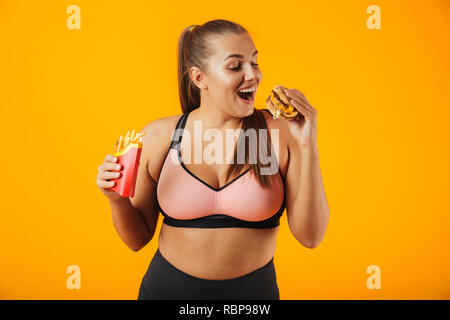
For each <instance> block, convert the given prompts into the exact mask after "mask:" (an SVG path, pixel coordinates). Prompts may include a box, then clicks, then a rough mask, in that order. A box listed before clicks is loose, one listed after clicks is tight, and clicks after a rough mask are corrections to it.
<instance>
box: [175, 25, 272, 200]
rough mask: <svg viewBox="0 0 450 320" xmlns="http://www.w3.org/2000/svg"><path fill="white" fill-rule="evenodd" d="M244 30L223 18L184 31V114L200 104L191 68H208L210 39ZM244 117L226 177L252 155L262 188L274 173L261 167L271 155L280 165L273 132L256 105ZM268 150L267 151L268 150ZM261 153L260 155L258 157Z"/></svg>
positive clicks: (180, 44)
mask: <svg viewBox="0 0 450 320" xmlns="http://www.w3.org/2000/svg"><path fill="white" fill-rule="evenodd" d="M245 32H247V30H245V29H244V27H242V26H241V25H239V24H237V23H234V22H231V21H228V20H220V19H219V20H212V21H209V22H206V23H205V24H203V25H192V26H189V27H187V28H186V29H184V30H183V32H182V33H181V36H180V39H179V41H178V88H179V95H180V102H181V109H182V111H183V113H187V112H189V111H192V110H194V109H197V108H198V107H200V89H199V88H198V87H197V86H196V85H195V84H194V82H193V81H192V80H191V77H190V75H189V70H190V68H191V67H193V66H195V67H197V68H199V69H200V70H202V71H205V70H207V64H206V63H207V61H208V57H209V55H210V54H212V52H211V51H210V47H209V39H211V38H212V37H213V36H214V35H222V34H225V33H234V34H241V33H245ZM242 120H243V124H242V128H241V129H242V130H243V131H241V134H240V135H239V138H238V142H237V146H236V149H235V152H234V158H233V159H234V161H233V163H232V164H231V165H230V167H229V168H228V170H227V172H226V180H227V181H228V180H229V178H230V176H231V175H232V174H233V173H234V172H236V173H239V172H241V170H242V168H243V167H244V166H245V165H246V164H248V162H249V157H250V156H251V157H252V158H251V159H257V161H256V163H249V166H250V171H253V174H255V175H256V177H257V180H258V182H259V184H260V185H261V186H262V187H263V188H269V187H270V179H271V177H273V176H274V175H267V174H266V175H262V174H261V173H260V169H261V168H264V167H266V165H264V164H267V163H270V162H269V160H270V159H268V155H269V154H270V158H271V159H272V161H275V165H276V168H278V163H277V162H276V161H277V160H276V157H275V156H274V155H273V154H272V144H271V139H270V134H269V132H268V129H267V124H266V121H265V119H264V115H263V111H261V110H258V109H256V108H255V110H254V112H253V114H252V115H250V116H248V117H245V118H243V119H242ZM248 129H254V130H255V133H256V139H257V143H256V146H253V147H254V148H250V145H249V143H245V134H242V133H246V132H249V130H248ZM259 129H265V132H266V133H267V135H266V136H267V139H266V141H267V146H266V147H265V148H260V144H261V143H262V142H260V137H261V135H260V134H259V133H260V132H261V131H260V130H259ZM263 131H264V130H263ZM243 147H245V148H246V149H245V163H241V162H242V161H239V162H240V163H238V161H237V159H238V158H237V155H238V153H240V154H242V153H241V152H242V151H243V150H242V148H243ZM255 147H256V150H255ZM266 150H267V154H266V153H265V151H266ZM238 151H239V152H238ZM255 152H256V154H255ZM258 154H259V157H257V156H256V155H258ZM261 160H264V161H263V163H261V162H260V161H261ZM252 162H255V161H252ZM255 200H256V199H255Z"/></svg>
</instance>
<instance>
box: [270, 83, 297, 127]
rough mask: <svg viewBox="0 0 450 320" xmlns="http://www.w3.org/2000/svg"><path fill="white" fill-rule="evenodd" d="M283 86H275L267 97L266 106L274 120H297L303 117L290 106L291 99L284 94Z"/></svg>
mask: <svg viewBox="0 0 450 320" xmlns="http://www.w3.org/2000/svg"><path fill="white" fill-rule="evenodd" d="M284 89H286V88H285V87H283V86H279V85H278V86H275V87H274V88H273V90H272V91H271V92H270V95H269V96H268V97H267V100H266V106H267V108H268V109H269V111H270V113H271V114H272V116H273V118H274V119H278V118H280V117H281V118H285V119H288V120H295V119H298V118H300V117H301V116H302V114H301V113H299V112H298V111H297V109H295V107H294V106H293V105H291V104H290V102H289V98H288V97H287V96H286V94H285V93H284Z"/></svg>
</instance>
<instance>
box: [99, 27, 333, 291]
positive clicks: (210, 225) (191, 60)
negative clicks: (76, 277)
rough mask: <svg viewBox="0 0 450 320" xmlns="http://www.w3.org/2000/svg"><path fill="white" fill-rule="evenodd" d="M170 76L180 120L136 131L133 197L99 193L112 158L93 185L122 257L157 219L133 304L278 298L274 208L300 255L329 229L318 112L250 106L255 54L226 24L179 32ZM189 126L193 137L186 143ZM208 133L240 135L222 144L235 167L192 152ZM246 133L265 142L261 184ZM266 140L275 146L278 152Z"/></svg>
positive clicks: (295, 96) (113, 170)
mask: <svg viewBox="0 0 450 320" xmlns="http://www.w3.org/2000/svg"><path fill="white" fill-rule="evenodd" d="M178 75H179V93H180V100H181V107H182V111H183V115H181V116H180V115H176V116H171V117H166V118H162V119H158V120H155V121H152V122H150V123H149V124H148V125H146V126H145V127H144V128H143V130H142V131H143V132H145V133H146V135H145V136H144V141H143V150H142V154H141V162H140V168H139V172H138V178H137V182H136V188H135V195H134V197H133V198H122V197H120V196H119V195H118V194H117V193H115V192H111V191H108V188H111V187H112V186H113V185H114V181H110V180H109V179H113V178H117V177H119V176H120V172H118V171H120V169H121V168H120V165H118V164H116V163H115V162H116V161H117V159H114V157H113V156H112V155H107V156H106V158H105V161H104V163H103V164H102V165H100V167H99V174H98V178H97V185H98V187H99V188H100V189H101V190H102V192H103V194H104V195H105V196H107V197H108V198H109V202H110V205H111V211H112V217H113V222H114V226H115V228H116V230H117V232H118V234H119V236H120V237H121V239H122V240H123V241H124V243H125V244H126V245H127V246H128V247H129V248H130V249H131V250H133V251H138V250H140V249H141V248H143V247H144V246H145V245H146V244H147V243H148V242H149V241H150V240H151V239H152V238H153V235H154V233H155V229H156V225H157V222H158V217H159V212H161V213H162V215H163V216H164V220H163V223H162V227H161V231H160V235H159V243H158V250H157V252H156V253H155V255H154V256H153V259H152V261H151V263H150V266H149V268H148V270H147V273H146V274H145V276H144V277H143V279H142V283H141V287H140V290H139V295H138V299H274V300H277V299H279V291H278V285H277V282H276V273H275V268H274V264H273V255H274V252H275V244H276V237H277V233H278V230H279V218H280V216H281V215H282V213H283V211H284V209H285V208H286V212H287V218H288V224H289V228H290V230H291V232H292V234H293V235H294V237H295V238H296V239H297V240H298V241H299V242H300V243H301V244H302V245H304V246H305V247H308V248H314V247H315V246H317V245H318V244H319V243H320V242H321V240H322V239H323V236H324V234H325V229H326V226H327V223H328V217H329V208H328V203H327V200H326V196H325V193H324V189H323V185H322V181H321V174H320V167H319V157H318V150H317V143H316V128H317V111H316V110H315V109H314V108H313V107H311V106H310V104H309V103H308V101H307V100H306V98H305V96H304V95H303V94H302V93H301V92H300V91H298V90H295V89H287V92H286V93H287V95H288V97H289V98H290V99H291V102H292V104H293V105H294V106H295V107H296V108H297V110H298V111H299V112H300V113H302V114H303V116H304V117H303V118H302V120H295V121H286V120H282V119H278V120H274V119H273V117H272V116H271V115H270V113H269V112H268V111H267V110H258V109H255V108H254V105H253V100H254V94H253V96H252V93H251V91H252V90H253V89H254V90H256V88H257V87H258V85H259V84H260V82H261V78H262V74H261V70H260V69H259V67H258V64H257V51H256V48H255V46H254V44H253V41H252V39H251V38H250V35H249V34H248V33H247V32H246V30H245V29H244V28H243V27H242V26H240V25H238V24H235V23H233V22H230V21H226V20H214V21H210V22H207V23H205V24H203V25H201V26H195V27H194V26H192V27H189V28H186V29H185V30H184V31H183V33H182V35H181V37H180V40H179V45H178ZM243 89H248V90H245V91H247V93H242V92H240V91H242V90H243ZM238 92H239V93H238ZM243 98H247V100H244V99H243ZM199 126H200V127H201V130H202V132H201V134H200V135H195V130H196V129H198V127H199ZM209 129H213V130H215V131H213V132H215V133H216V134H217V135H220V134H223V135H225V133H226V132H229V131H227V129H228V130H229V129H234V130H236V129H237V130H239V129H241V130H242V131H237V132H241V135H238V138H239V139H238V142H237V144H236V145H235V144H234V142H233V144H231V148H232V149H231V150H234V158H233V160H234V161H231V162H230V157H227V158H226V160H227V161H221V162H220V161H216V163H213V164H211V161H206V159H205V156H204V153H206V152H203V153H202V152H198V149H199V147H200V150H206V149H207V148H209V147H211V144H210V143H209V146H208V141H207V142H206V143H205V141H202V136H203V133H204V132H205V133H206V132H207V130H209ZM260 129H262V131H258V130H260ZM251 130H254V132H264V130H268V131H267V132H269V133H270V134H269V135H268V136H266V137H267V139H265V138H266V137H264V135H256V139H257V140H256V141H257V143H256V145H258V146H259V147H258V148H257V150H258V152H257V153H258V155H260V154H266V155H269V154H270V156H271V157H272V155H273V154H276V155H277V157H278V159H277V158H276V157H275V162H276V170H272V171H270V170H267V171H266V172H270V173H269V174H267V173H266V174H264V171H263V170H261V169H264V168H266V169H268V167H269V165H272V164H273V163H271V162H268V161H267V160H268V158H267V157H264V156H262V157H259V158H258V160H257V161H256V162H255V161H250V160H251V159H250V158H251V157H252V156H254V153H255V151H254V150H255V149H254V148H251V147H252V146H251V145H250V144H251V143H249V144H247V145H245V143H243V142H244V141H245V137H244V135H243V134H242V132H244V133H247V132H250V131H251ZM273 132H275V133H277V135H278V141H277V140H276V139H275V138H276V135H274V136H273V137H272V134H273ZM203 140H204V139H203ZM250 140H251V139H250ZM272 141H274V142H278V144H277V145H276V147H277V148H273V147H274V145H272V143H271V142H272ZM261 142H262V144H260V143H261ZM252 144H253V146H254V145H255V143H254V141H253V142H252ZM243 145H245V147H246V148H245V147H242V146H243ZM264 146H265V147H267V149H266V148H264ZM229 148H230V144H229V143H228V145H225V146H224V145H221V146H217V144H216V145H215V148H214V154H220V153H221V152H223V153H222V154H224V153H225V152H224V149H227V150H228V149H229ZM264 150H267V151H266V153H264ZM191 151H194V152H191ZM242 151H248V152H245V161H239V159H241V160H242V157H240V156H241V155H242ZM272 151H274V152H272ZM252 152H253V153H252ZM193 153H195V154H194V157H192V154H193ZM199 154H200V161H198V155H199ZM193 158H194V161H192V159H193ZM195 158H197V160H195ZM261 159H262V160H261ZM272 159H273V158H272ZM236 160H238V161H236ZM263 160H264V161H263ZM205 162H207V163H206V164H205ZM224 162H226V163H224ZM230 163H232V164H231V165H230ZM187 164H188V165H187Z"/></svg>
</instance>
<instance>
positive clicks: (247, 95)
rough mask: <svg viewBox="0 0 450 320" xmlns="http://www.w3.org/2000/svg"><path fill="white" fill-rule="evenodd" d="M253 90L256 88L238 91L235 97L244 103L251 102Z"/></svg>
mask: <svg viewBox="0 0 450 320" xmlns="http://www.w3.org/2000/svg"><path fill="white" fill-rule="evenodd" d="M255 90H256V88H249V89H243V90H239V91H238V92H237V95H238V97H239V98H241V99H242V100H244V101H246V102H252V101H253V98H254V95H255V93H254V92H255Z"/></svg>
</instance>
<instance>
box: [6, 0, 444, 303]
mask: <svg viewBox="0 0 450 320" xmlns="http://www.w3.org/2000/svg"><path fill="white" fill-rule="evenodd" d="M71 4H76V5H78V6H79V7H80V9H81V29H80V30H69V29H68V28H67V27H66V19H67V17H68V16H69V14H67V13H66V9H67V7H68V6H69V5H71ZM372 4H376V5H378V6H379V7H380V9H381V29H380V30H369V29H368V28H367V26H366V20H367V18H368V17H369V14H367V13H366V8H367V7H368V6H369V5H372ZM217 18H223V19H229V20H232V21H235V22H238V23H240V24H242V25H243V26H244V27H245V28H247V29H248V30H249V32H250V33H251V35H252V37H253V40H254V42H255V45H256V47H257V49H258V51H259V61H258V62H259V64H260V68H261V70H262V73H263V81H262V83H261V86H260V88H259V90H258V92H259V94H258V95H257V98H256V106H257V107H258V108H260V107H262V106H263V105H264V96H265V94H264V92H266V93H267V92H268V90H269V89H270V88H271V87H272V86H273V85H275V84H283V85H286V86H287V87H290V88H297V89H299V90H300V91H302V92H304V93H305V94H306V96H307V97H308V99H309V101H310V102H311V104H312V105H313V106H314V107H315V108H316V109H317V110H318V111H319V113H318V144H319V152H320V164H321V169H322V175H323V179H324V185H325V190H326V194H327V197H328V201H329V204H330V209H331V211H330V222H329V225H328V230H327V232H326V235H325V238H324V240H323V242H322V243H321V244H320V245H319V246H318V247H317V248H315V249H312V250H311V249H307V248H305V247H303V246H301V245H300V244H299V243H298V242H297V241H296V240H295V239H294V237H293V236H292V235H291V234H290V232H289V229H288V226H287V221H286V215H285V214H284V215H283V217H282V220H281V225H282V226H281V230H280V234H279V238H278V242H277V250H276V254H275V260H274V261H275V265H276V269H277V277H278V284H279V288H280V295H281V299H449V298H450V274H449V272H448V271H449V270H450V258H449V252H450V250H449V240H450V239H449V231H448V230H449V222H450V218H449V212H450V208H449V207H450V206H449V201H448V199H449V196H448V195H449V187H448V181H449V178H450V174H449V169H448V164H449V162H450V161H449V143H448V139H449V136H450V135H449V130H450V125H449V106H450V93H449V90H448V89H449V75H450V72H449V71H450V62H449V61H450V59H449V57H450V45H449V43H450V42H449V34H450V32H449V31H450V1H446V0H440V1H438V0H434V1H381V0H373V1H362V0H361V1H325V0H321V1H317V0H315V1H299V0H296V1H282V2H280V1H278V2H275V3H274V2H272V1H262V2H261V1H234V0H230V1H210V0H207V1H194V0H191V1H175V2H173V1H172V2H170V3H169V2H167V1H156V2H154V1H139V2H138V1H127V2H123V1H116V2H112V1H76V0H73V1H12V0H7V1H6V0H2V1H0V48H1V49H0V108H1V113H0V117H1V120H2V121H1V123H2V125H1V126H0V127H1V128H0V133H1V139H2V140H1V143H2V149H1V150H2V153H1V186H0V192H1V204H0V212H1V221H0V249H1V260H0V261H1V263H0V298H2V299H136V298H137V294H138V288H139V284H140V281H141V278H142V276H143V275H144V273H145V271H146V269H147V267H148V263H149V262H150V259H151V257H152V255H153V253H154V252H155V251H156V248H157V239H158V233H159V226H160V224H161V220H162V219H161V218H160V220H159V226H158V233H157V234H156V235H155V237H154V239H153V240H152V241H151V243H149V244H148V245H147V246H146V247H145V248H144V249H142V250H141V251H139V252H137V253H135V252H132V251H131V250H129V249H128V248H127V247H126V246H125V244H124V243H122V242H121V240H120V238H119V237H118V235H117V234H116V233H115V230H114V228H113V225H112V219H111V212H110V210H109V205H108V202H107V199H106V198H105V197H104V196H103V195H102V194H101V192H100V191H99V190H98V189H97V186H96V175H97V167H98V166H99V164H101V163H102V161H103V159H104V157H105V155H106V154H107V153H111V152H112V146H113V142H114V140H115V139H116V138H117V137H118V136H119V135H121V134H124V133H125V132H126V131H127V130H129V129H132V128H136V129H140V128H142V127H143V126H144V125H145V124H147V123H148V122H150V121H151V120H153V119H157V118H160V117H164V116H169V115H174V114H181V108H180V105H179V100H178V87H177V80H176V45H177V41H178V37H179V35H180V33H181V31H182V30H183V28H185V27H186V26H188V25H190V24H202V23H205V22H206V21H208V20H213V19H217ZM69 265H78V266H79V267H80V268H81V289H80V290H76V289H74V290H69V289H67V287H66V280H67V277H68V276H69V274H67V273H66V268H67V267H68V266H69ZM370 265H377V266H379V267H380V270H381V289H378V290H375V289H374V290H369V289H368V288H367V285H366V280H367V278H368V277H369V274H367V273H366V269H367V267H368V266H370Z"/></svg>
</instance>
